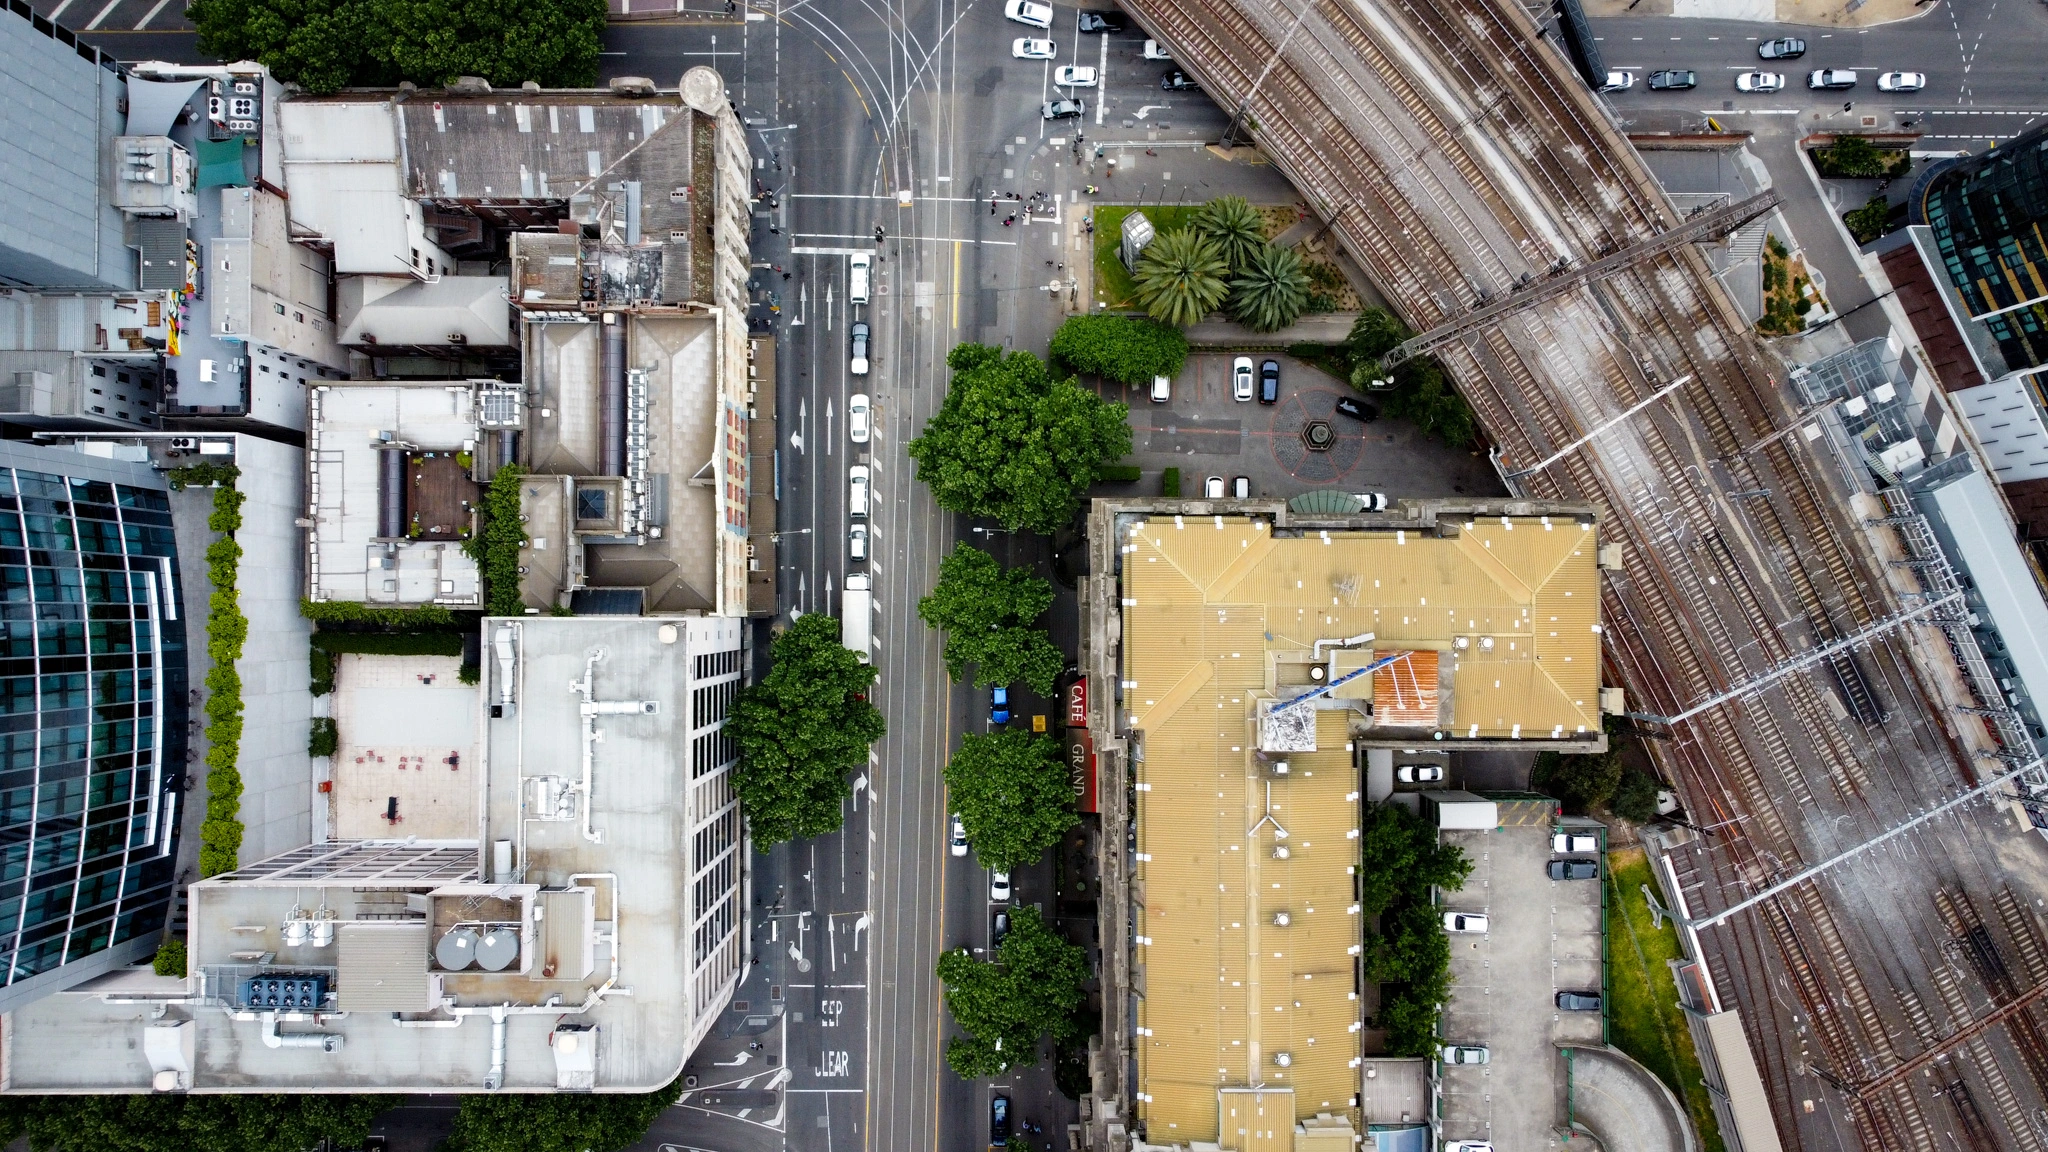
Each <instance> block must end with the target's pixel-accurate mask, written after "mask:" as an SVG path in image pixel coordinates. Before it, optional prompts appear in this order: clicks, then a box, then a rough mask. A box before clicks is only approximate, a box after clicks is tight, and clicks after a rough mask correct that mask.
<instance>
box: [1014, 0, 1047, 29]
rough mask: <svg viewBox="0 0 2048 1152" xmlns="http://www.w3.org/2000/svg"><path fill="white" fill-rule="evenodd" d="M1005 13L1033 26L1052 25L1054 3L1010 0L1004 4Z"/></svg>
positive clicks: (1020, 22)
mask: <svg viewBox="0 0 2048 1152" xmlns="http://www.w3.org/2000/svg"><path fill="white" fill-rule="evenodd" d="M1003 15H1004V16H1006V17H1008V18H1010V19H1012V20H1015V21H1016V22H1017V23H1019V24H1029V25H1031V26H1032V27H1033V28H1050V27H1052V5H1050V4H1041V3H1039V2H1038V0H1010V2H1009V3H1008V4H1005V5H1003Z"/></svg>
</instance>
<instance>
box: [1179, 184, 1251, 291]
mask: <svg viewBox="0 0 2048 1152" xmlns="http://www.w3.org/2000/svg"><path fill="white" fill-rule="evenodd" d="M1194 229H1195V231H1197V232H1199V233H1201V234H1202V235H1203V236H1206V237H1208V238H1209V240H1210V241H1212V242H1213V243H1214V244H1215V245H1216V254H1217V255H1219V256H1221V257H1223V263H1224V264H1226V265H1228V266H1229V268H1230V271H1231V272H1233V273H1237V274H1242V273H1243V272H1244V270H1245V267H1246V265H1248V264H1250V263H1251V261H1252V258H1253V257H1255V256H1257V255H1258V252H1259V249H1261V248H1264V247H1265V246H1266V220H1265V217H1263V216H1260V215H1259V210H1258V209H1256V208H1254V207H1252V206H1251V205H1250V204H1249V203H1247V202H1246V201H1245V198H1244V197H1242V196H1218V197H1216V198H1215V199H1214V200H1211V201H1209V202H1208V203H1206V204H1204V205H1202V206H1201V207H1200V208H1197V209H1196V210H1195V217H1194Z"/></svg>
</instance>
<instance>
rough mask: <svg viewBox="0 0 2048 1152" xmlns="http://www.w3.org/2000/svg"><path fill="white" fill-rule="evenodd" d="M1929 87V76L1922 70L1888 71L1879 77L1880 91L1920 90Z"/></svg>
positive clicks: (1878, 85)
mask: <svg viewBox="0 0 2048 1152" xmlns="http://www.w3.org/2000/svg"><path fill="white" fill-rule="evenodd" d="M1925 87H1927V76H1926V74H1925V73H1921V72H1887V73H1885V74H1884V75H1882V76H1879V77H1878V78H1877V90H1878V91H1879V92H1918V91H1919V90H1921V89H1922V88H1925Z"/></svg>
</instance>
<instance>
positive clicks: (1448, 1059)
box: [1444, 1044, 1489, 1064]
mask: <svg viewBox="0 0 2048 1152" xmlns="http://www.w3.org/2000/svg"><path fill="white" fill-rule="evenodd" d="M1488 1055H1489V1053H1488V1052H1487V1051H1486V1046H1485V1045H1483V1044H1453V1045H1451V1046H1450V1047H1448V1048H1446V1049H1444V1063H1446V1064H1484V1063H1486V1059H1487V1056H1488Z"/></svg>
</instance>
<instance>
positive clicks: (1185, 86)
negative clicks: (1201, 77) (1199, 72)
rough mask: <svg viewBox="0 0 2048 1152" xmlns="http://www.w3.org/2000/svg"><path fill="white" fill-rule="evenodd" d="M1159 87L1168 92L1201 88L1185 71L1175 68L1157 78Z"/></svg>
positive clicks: (1192, 90) (1191, 90) (1190, 90)
mask: <svg viewBox="0 0 2048 1152" xmlns="http://www.w3.org/2000/svg"><path fill="white" fill-rule="evenodd" d="M1159 87H1160V88H1162V89H1164V90H1165V91H1168V92H1194V91H1197V90H1199V89H1200V88H1201V85H1200V84H1197V83H1195V81H1194V79H1193V78H1192V77H1190V76H1189V75H1188V74H1187V73H1185V72H1183V71H1181V70H1180V69H1178V68H1176V69H1174V70H1173V71H1171V72H1168V73H1167V74H1166V75H1164V76H1161V77H1160V78H1159Z"/></svg>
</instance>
